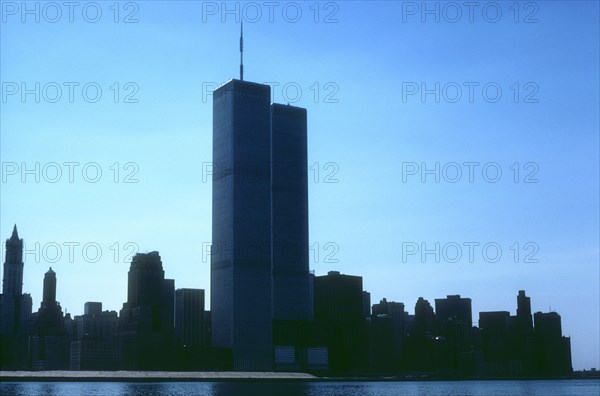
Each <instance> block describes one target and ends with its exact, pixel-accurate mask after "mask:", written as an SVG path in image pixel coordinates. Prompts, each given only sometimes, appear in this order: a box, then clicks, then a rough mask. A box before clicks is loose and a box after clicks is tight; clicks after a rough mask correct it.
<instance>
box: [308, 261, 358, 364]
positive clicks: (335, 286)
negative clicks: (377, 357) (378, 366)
mask: <svg viewBox="0 0 600 396" xmlns="http://www.w3.org/2000/svg"><path fill="white" fill-rule="evenodd" d="M314 293H315V297H314V303H315V309H314V312H315V320H317V321H322V322H325V323H327V324H328V329H329V333H328V341H329V344H328V345H329V367H330V368H331V369H332V370H335V371H349V370H355V369H362V368H364V365H365V364H366V363H367V359H368V356H367V352H368V351H367V333H366V331H367V329H366V321H365V318H364V316H363V313H364V309H363V301H364V300H363V289H362V277H360V276H352V275H343V274H340V273H339V272H337V271H330V272H328V273H327V275H326V276H317V277H315V280H314Z"/></svg>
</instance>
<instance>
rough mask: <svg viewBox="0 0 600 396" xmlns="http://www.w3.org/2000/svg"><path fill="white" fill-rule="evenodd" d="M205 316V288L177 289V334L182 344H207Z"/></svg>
mask: <svg viewBox="0 0 600 396" xmlns="http://www.w3.org/2000/svg"><path fill="white" fill-rule="evenodd" d="M204 316H205V311H204V290H202V289H177V290H176V291H175V335H176V336H177V339H178V341H179V342H180V344H181V345H184V346H186V347H197V346H204V345H205V339H204V338H205V333H206V332H205V330H204V325H205V324H204Z"/></svg>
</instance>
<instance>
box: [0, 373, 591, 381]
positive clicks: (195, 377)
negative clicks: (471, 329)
mask: <svg viewBox="0 0 600 396" xmlns="http://www.w3.org/2000/svg"><path fill="white" fill-rule="evenodd" d="M576 379H585V380H587V379H591V380H594V379H595V380H598V379H600V377H598V376H577V375H573V376H569V377H490V376H487V377H484V376H481V377H434V376H418V375H413V376H409V375H405V376H391V375H388V376H386V375H380V376H377V375H373V376H366V375H365V376H322V377H320V376H316V375H312V374H308V373H293V372H289V373H288V372H236V371H221V372H219V371H69V370H57V371H0V383H1V382H255V381H261V382H415V381H423V382H425V381H427V382H428V381H535V380H546V381H548V380H549V381H552V380H576Z"/></svg>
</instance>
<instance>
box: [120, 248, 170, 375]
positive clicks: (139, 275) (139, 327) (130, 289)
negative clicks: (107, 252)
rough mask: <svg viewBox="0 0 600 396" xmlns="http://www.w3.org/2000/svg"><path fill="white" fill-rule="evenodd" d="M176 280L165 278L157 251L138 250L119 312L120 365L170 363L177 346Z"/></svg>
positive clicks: (156, 367)
mask: <svg viewBox="0 0 600 396" xmlns="http://www.w3.org/2000/svg"><path fill="white" fill-rule="evenodd" d="M174 305H175V281H174V280H172V279H165V272H164V270H163V266H162V261H161V259H160V255H159V254H158V252H150V253H146V254H144V253H137V254H136V255H135V256H133V259H132V260H131V266H130V268H129V273H128V285H127V302H126V303H124V304H123V308H122V309H121V314H120V322H121V323H120V328H119V348H120V360H121V361H120V366H121V368H125V369H133V368H144V369H159V368H165V367H169V364H171V361H170V360H171V358H172V352H173V347H174V328H173V326H174Z"/></svg>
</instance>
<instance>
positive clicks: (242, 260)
mask: <svg viewBox="0 0 600 396" xmlns="http://www.w3.org/2000/svg"><path fill="white" fill-rule="evenodd" d="M270 92H271V90H270V87H269V86H268V85H262V84H256V83H251V82H246V81H240V80H231V81H229V82H228V83H226V84H225V85H223V86H221V87H220V88H219V89H217V90H216V91H215V92H214V94H213V166H214V168H215V172H214V174H213V201H212V202H213V209H212V216H213V219H212V243H213V248H212V255H211V315H212V343H213V346H215V347H217V348H226V349H230V350H231V352H232V358H233V368H234V369H235V370H249V371H252V370H271V369H272V361H273V345H272V325H273V299H272V292H273V287H272V286H273V284H272V259H271V236H272V235H271V232H272V227H271V224H272V222H271V168H270V161H271V122H270V119H271V118H270Z"/></svg>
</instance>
